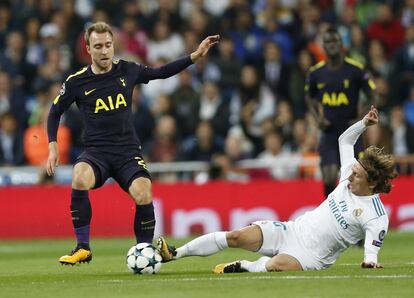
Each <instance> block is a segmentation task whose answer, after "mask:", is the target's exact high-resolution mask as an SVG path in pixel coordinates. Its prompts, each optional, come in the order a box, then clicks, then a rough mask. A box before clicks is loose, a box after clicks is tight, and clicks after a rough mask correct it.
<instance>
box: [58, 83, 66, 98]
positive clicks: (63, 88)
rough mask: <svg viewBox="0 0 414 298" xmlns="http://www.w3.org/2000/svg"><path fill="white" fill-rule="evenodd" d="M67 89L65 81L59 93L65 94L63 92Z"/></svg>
mask: <svg viewBox="0 0 414 298" xmlns="http://www.w3.org/2000/svg"><path fill="white" fill-rule="evenodd" d="M65 91H66V85H65V83H63V84H62V88H60V91H59V94H60V95H63V94H65Z"/></svg>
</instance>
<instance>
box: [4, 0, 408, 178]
mask: <svg viewBox="0 0 414 298" xmlns="http://www.w3.org/2000/svg"><path fill="white" fill-rule="evenodd" d="M96 21H105V22H107V23H109V24H111V25H112V27H113V29H114V35H115V36H114V42H115V58H116V59H125V60H132V61H137V62H139V63H142V64H145V65H150V66H159V65H162V64H164V63H166V62H168V61H171V60H173V59H176V58H178V57H181V56H183V55H186V54H189V53H190V52H191V51H193V50H194V49H195V48H196V47H197V45H198V43H199V42H200V41H201V40H202V39H203V38H204V37H206V36H207V35H210V34H220V35H221V41H220V44H219V45H218V46H217V47H216V48H215V49H214V50H213V52H212V53H211V54H209V57H207V58H206V59H204V60H202V61H200V62H198V63H197V64H196V65H192V66H191V67H189V68H188V69H187V70H185V71H183V72H182V73H180V74H179V75H177V76H174V77H171V78H169V79H166V80H157V81H151V82H150V83H149V84H145V85H141V86H137V87H136V89H135V91H134V95H133V119H132V121H133V124H134V126H135V128H136V131H137V133H138V136H139V137H140V139H141V141H142V144H143V146H142V147H143V154H144V156H145V158H146V160H147V162H172V161H208V162H212V163H213V164H214V165H215V166H213V167H212V170H211V175H213V176H214V175H218V176H222V175H225V178H228V179H240V177H243V175H244V174H243V173H240V172H238V170H237V169H233V165H234V164H235V163H236V162H238V161H240V160H244V159H252V158H257V159H258V160H263V161H265V162H266V161H267V160H269V161H270V160H272V159H273V158H275V157H284V156H295V155H300V156H311V157H312V156H317V154H318V153H317V147H318V139H319V129H318V127H317V125H316V123H315V121H314V120H313V119H312V117H311V116H310V115H309V114H308V113H307V108H306V105H305V101H304V82H305V78H306V73H307V71H308V69H309V67H310V66H312V65H313V64H315V63H317V62H318V61H320V60H323V59H324V58H325V54H324V52H323V49H322V47H321V36H322V34H323V33H324V30H325V29H326V28H327V27H328V26H329V25H330V24H334V25H335V26H336V27H337V28H338V30H339V32H340V34H341V36H342V39H343V43H344V46H345V48H346V51H347V55H348V56H350V57H351V58H353V59H355V60H357V61H359V62H361V63H363V64H364V65H365V67H366V68H367V69H368V70H369V72H370V73H371V75H372V76H373V78H374V81H375V83H376V86H377V92H378V94H379V98H380V99H379V102H377V103H376V106H377V107H378V108H379V110H380V112H381V125H378V126H373V127H372V128H370V130H368V132H367V133H366V134H365V142H366V144H374V145H377V146H381V147H384V148H385V149H386V151H387V152H391V153H393V154H395V155H396V156H405V155H407V154H411V153H414V0H405V1H403V0H401V1H391V0H389V1H375V0H359V1H357V0H336V1H334V0H315V1H311V0H250V1H249V0H124V1H120V0H102V1H101V0H65V1H57V0H9V1H4V0H0V166H16V165H17V166H18V165H43V164H44V163H45V160H46V159H47V154H48V153H47V150H48V145H47V143H48V140H47V133H46V128H45V126H46V119H47V114H48V110H49V107H50V105H51V103H52V102H53V99H54V97H55V96H56V95H57V94H58V92H59V89H60V87H61V84H62V82H63V81H64V80H65V78H66V77H67V76H68V75H69V74H71V73H73V72H76V71H77V70H78V69H79V68H81V67H82V66H84V65H87V64H89V63H90V60H89V55H88V54H87V52H86V49H85V41H84V39H83V33H84V29H85V27H86V26H87V25H88V24H90V22H96ZM362 100H363V99H362ZM58 144H59V148H60V152H61V162H62V163H63V164H65V163H69V164H70V163H72V162H73V161H74V159H75V158H76V156H77V155H78V154H79V153H80V151H81V150H82V121H81V119H80V117H79V112H78V111H77V108H76V107H75V106H73V107H71V108H70V110H68V111H67V113H66V114H65V115H64V117H63V119H62V122H61V126H60V130H59V134H58ZM217 169H219V170H217ZM223 169H226V170H225V171H224V170H223ZM310 172H311V173H309V171H307V170H306V168H305V169H302V170H300V169H299V172H297V171H296V172H295V171H293V172H292V173H291V172H289V171H273V172H271V173H270V175H272V176H273V177H274V178H280V179H284V178H289V177H292V176H298V175H299V176H307V175H313V173H312V171H310Z"/></svg>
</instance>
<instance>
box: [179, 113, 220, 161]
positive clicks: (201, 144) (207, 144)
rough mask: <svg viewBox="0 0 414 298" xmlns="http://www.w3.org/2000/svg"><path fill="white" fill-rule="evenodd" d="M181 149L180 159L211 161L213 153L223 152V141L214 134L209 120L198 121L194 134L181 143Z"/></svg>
mask: <svg viewBox="0 0 414 298" xmlns="http://www.w3.org/2000/svg"><path fill="white" fill-rule="evenodd" d="M181 151H182V152H181V160H193V161H211V158H212V157H213V155H214V154H216V153H219V152H223V141H222V140H221V139H220V138H218V137H217V136H215V132H214V129H213V126H212V125H211V123H210V122H208V121H200V122H199V123H198V125H197V129H196V134H195V136H194V137H192V138H189V139H187V140H186V141H185V142H184V143H183V145H182V149H181Z"/></svg>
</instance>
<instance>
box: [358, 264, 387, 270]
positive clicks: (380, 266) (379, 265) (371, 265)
mask: <svg viewBox="0 0 414 298" xmlns="http://www.w3.org/2000/svg"><path fill="white" fill-rule="evenodd" d="M361 268H364V269H367V268H384V267H383V266H382V265H381V264H380V263H374V262H362V263H361Z"/></svg>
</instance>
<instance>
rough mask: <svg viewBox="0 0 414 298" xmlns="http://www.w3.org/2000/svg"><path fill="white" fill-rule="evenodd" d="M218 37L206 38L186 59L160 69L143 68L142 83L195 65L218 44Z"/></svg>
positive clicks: (167, 76) (169, 75)
mask: <svg viewBox="0 0 414 298" xmlns="http://www.w3.org/2000/svg"><path fill="white" fill-rule="evenodd" d="M219 39H220V36H219V35H213V36H208V37H206V38H205V39H204V40H203V41H202V42H201V43H200V45H199V46H198V48H197V50H195V51H194V52H192V53H191V55H187V56H186V57H183V58H180V59H178V60H175V61H172V62H170V63H167V64H164V65H162V66H160V67H155V68H154V67H144V68H142V70H141V76H142V77H141V80H142V82H148V81H151V80H157V79H166V78H169V77H171V76H173V75H176V74H177V73H179V72H180V71H182V70H184V69H185V68H187V67H188V66H190V65H191V64H193V63H195V62H196V61H197V60H198V59H200V58H201V57H204V56H206V55H207V53H208V51H209V50H210V48H211V47H212V46H214V45H215V44H217V43H218V42H219Z"/></svg>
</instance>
